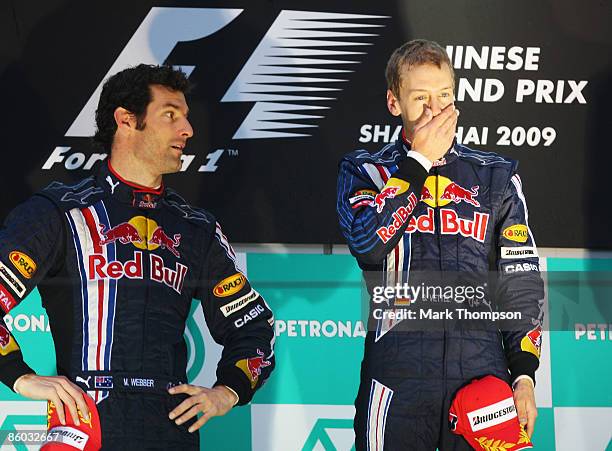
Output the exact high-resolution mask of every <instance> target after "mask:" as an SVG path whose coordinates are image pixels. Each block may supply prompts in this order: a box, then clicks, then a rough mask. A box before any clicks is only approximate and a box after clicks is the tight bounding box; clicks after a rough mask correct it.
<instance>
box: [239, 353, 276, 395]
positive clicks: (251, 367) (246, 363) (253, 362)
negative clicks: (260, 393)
mask: <svg viewBox="0 0 612 451" xmlns="http://www.w3.org/2000/svg"><path fill="white" fill-rule="evenodd" d="M257 354H258V357H251V358H250V359H242V360H239V361H238V362H236V366H237V367H238V368H240V369H241V370H242V371H243V372H244V374H246V375H247V377H248V378H249V379H250V380H251V388H255V386H256V385H257V381H258V380H259V376H261V369H262V368H265V367H267V366H270V365H272V363H271V362H270V361H269V360H266V359H265V358H264V353H263V352H261V351H260V350H259V349H258V350H257Z"/></svg>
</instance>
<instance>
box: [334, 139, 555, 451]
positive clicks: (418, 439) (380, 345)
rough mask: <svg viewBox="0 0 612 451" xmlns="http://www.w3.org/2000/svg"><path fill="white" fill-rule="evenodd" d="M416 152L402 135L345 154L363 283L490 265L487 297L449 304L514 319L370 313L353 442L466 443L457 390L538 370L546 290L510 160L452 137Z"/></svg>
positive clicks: (340, 205)
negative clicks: (454, 428) (431, 153)
mask: <svg viewBox="0 0 612 451" xmlns="http://www.w3.org/2000/svg"><path fill="white" fill-rule="evenodd" d="M409 152H410V153H409ZM415 157H419V156H418V155H416V156H415V155H414V153H413V151H411V149H410V147H409V144H408V143H407V142H406V141H405V140H404V139H400V140H398V141H397V142H395V143H391V144H389V145H387V146H386V147H384V148H383V149H382V150H381V151H379V152H378V153H375V154H370V153H368V152H367V151H365V150H359V151H356V152H353V153H351V154H349V155H347V156H346V157H344V158H343V160H342V161H341V163H340V173H339V180H338V201H337V211H338V215H339V221H340V227H341V229H342V232H343V234H344V236H345V238H346V240H347V242H348V245H349V248H350V251H351V253H352V254H353V255H354V256H355V258H356V259H357V262H358V264H359V266H360V267H361V269H362V270H363V271H364V276H365V278H366V282H367V285H368V290H369V292H370V293H369V294H370V295H372V291H373V290H374V287H375V286H376V285H380V286H382V287H392V286H395V285H397V284H400V285H402V284H410V282H412V281H413V280H412V279H411V277H412V276H414V277H416V276H415V274H419V272H422V271H429V272H430V273H434V272H435V273H437V274H450V273H456V274H460V275H461V274H462V275H464V276H470V275H474V274H484V275H485V277H486V275H487V274H490V271H492V272H493V274H494V280H493V282H494V283H493V284H492V285H493V286H488V287H487V289H486V296H485V298H483V299H480V300H475V301H473V302H469V303H468V302H465V303H462V304H458V302H459V301H458V299H452V298H451V299H446V300H445V301H446V302H449V304H445V308H446V307H448V308H451V307H452V308H455V307H463V308H465V309H468V310H470V311H476V312H478V311H480V312H482V311H489V312H494V311H495V312H501V311H509V312H519V313H520V317H521V319H520V320H515V321H513V322H512V324H511V325H509V326H508V327H504V326H500V323H499V322H493V321H489V322H485V324H486V327H484V328H483V327H471V326H468V325H466V324H467V323H464V322H462V321H457V316H455V317H453V321H448V320H446V319H445V320H444V321H438V323H437V328H436V327H433V328H432V327H427V326H423V327H419V328H418V329H417V330H410V329H409V328H408V329H406V328H403V327H402V324H403V323H404V324H409V321H407V320H403V321H402V320H397V318H396V319H393V318H391V317H382V318H381V317H380V315H378V319H374V318H373V317H372V316H370V321H369V322H370V328H369V332H368V334H367V338H366V342H365V354H364V359H363V362H362V367H361V384H360V388H359V392H358V395H357V399H356V401H355V406H356V417H355V433H356V448H357V450H366V449H367V450H371V451H375V450H376V451H378V450H382V449H385V450H391V451H395V450H418V451H433V450H435V449H436V447H438V448H439V449H440V450H441V451H448V450H469V449H471V448H470V446H469V445H468V444H467V442H465V441H464V440H463V438H461V437H458V436H456V435H454V434H453V433H451V432H450V430H449V428H448V409H449V405H450V402H451V400H452V397H453V395H454V393H455V391H456V390H457V389H458V388H459V387H461V386H462V385H463V384H465V383H466V382H468V381H470V380H471V379H472V378H475V377H479V376H484V375H486V374H494V375H496V376H498V377H500V378H502V379H504V380H506V381H508V382H513V381H515V380H516V379H517V378H518V377H526V376H528V377H531V378H532V379H533V380H535V371H536V369H537V367H538V364H539V354H540V345H541V327H540V326H541V321H542V300H543V298H544V291H543V282H542V279H541V277H540V274H539V266H538V265H539V263H538V255H537V250H536V248H535V242H534V239H533V235H532V233H531V230H530V229H529V224H528V211H527V206H526V203H525V197H524V195H523V190H522V185H521V180H520V178H519V176H518V175H517V174H516V168H517V163H516V162H514V161H511V160H508V159H505V158H502V157H500V156H498V155H496V154H493V153H488V152H480V151H475V150H472V149H469V148H467V147H465V146H461V145H458V144H455V145H454V146H453V147H452V148H451V150H450V151H449V152H447V154H446V155H445V157H444V159H442V160H439V161H438V162H436V164H435V165H434V166H433V167H430V168H427V169H426V167H427V165H426V164H423V163H421V162H420V161H418V160H422V159H423V157H422V156H420V158H419V159H418V160H417V159H416V158H415ZM418 280H420V281H423V280H422V279H418ZM426 281H427V280H425V282H426ZM423 301H427V299H424V300H422V299H416V300H415V302H413V303H412V304H410V301H409V300H408V301H407V300H406V299H400V298H397V299H394V300H391V303H390V307H392V308H397V309H400V308H405V307H406V306H407V305H408V306H410V308H412V309H419V308H422V307H424V306H428V304H426V303H425V302H423ZM429 301H430V304H429V305H433V303H432V302H431V301H432V300H431V299H429ZM380 305H381V304H374V303H372V306H371V309H372V310H373V309H374V308H375V307H380ZM387 305H388V306H389V302H387ZM416 311H417V312H418V310H416ZM452 311H453V310H452V309H451V312H452ZM455 313H456V312H455Z"/></svg>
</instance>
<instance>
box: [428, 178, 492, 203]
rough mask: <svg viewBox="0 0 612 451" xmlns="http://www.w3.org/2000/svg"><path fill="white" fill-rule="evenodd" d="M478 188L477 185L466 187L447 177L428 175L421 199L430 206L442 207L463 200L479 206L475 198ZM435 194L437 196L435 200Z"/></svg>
mask: <svg viewBox="0 0 612 451" xmlns="http://www.w3.org/2000/svg"><path fill="white" fill-rule="evenodd" d="M479 189H480V186H479V185H475V186H472V187H470V188H469V189H467V188H464V187H463V186H461V185H459V184H458V183H457V182H454V181H452V180H451V179H449V178H448V177H444V176H442V175H438V176H435V175H430V176H429V177H427V179H426V180H425V184H424V185H423V190H422V191H421V200H422V201H423V202H425V203H426V204H427V205H429V206H430V207H444V206H445V205H448V204H450V203H451V202H454V203H456V204H459V203H461V202H465V203H467V204H469V205H472V206H473V207H477V208H478V207H480V202H478V200H476V198H477V197H478V190H479ZM436 195H437V197H438V198H437V201H436Z"/></svg>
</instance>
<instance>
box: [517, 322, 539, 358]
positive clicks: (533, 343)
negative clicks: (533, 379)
mask: <svg viewBox="0 0 612 451" xmlns="http://www.w3.org/2000/svg"><path fill="white" fill-rule="evenodd" d="M541 349H542V328H541V327H540V326H538V327H536V328H534V329H531V330H530V331H529V332H527V335H525V336H524V337H523V339H522V340H521V350H523V351H526V352H531V353H532V354H533V355H535V356H536V357H537V358H538V359H539V358H540V350H541Z"/></svg>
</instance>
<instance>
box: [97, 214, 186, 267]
mask: <svg viewBox="0 0 612 451" xmlns="http://www.w3.org/2000/svg"><path fill="white" fill-rule="evenodd" d="M151 230H152V231H153V232H151ZM115 242H119V243H121V244H132V245H134V246H135V247H136V248H138V249H142V250H150V251H152V250H155V249H157V248H161V249H165V250H167V251H168V252H170V253H171V254H172V255H174V256H175V257H177V258H180V256H181V254H180V253H179V251H178V247H179V245H180V243H181V234H180V233H175V234H173V235H172V237H171V236H170V235H168V234H167V233H166V232H165V231H164V229H163V227H161V226H160V225H158V224H157V222H155V221H154V220H153V219H150V218H147V217H145V216H134V217H133V218H131V219H130V220H129V221H127V222H122V223H121V224H117V225H116V226H114V227H111V228H107V227H106V226H105V225H100V245H105V244H110V243H115Z"/></svg>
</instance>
